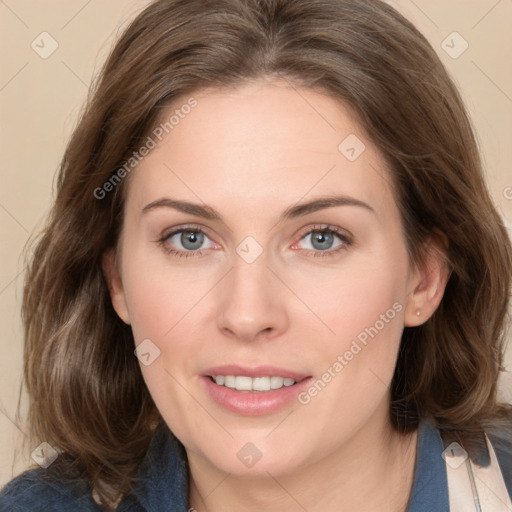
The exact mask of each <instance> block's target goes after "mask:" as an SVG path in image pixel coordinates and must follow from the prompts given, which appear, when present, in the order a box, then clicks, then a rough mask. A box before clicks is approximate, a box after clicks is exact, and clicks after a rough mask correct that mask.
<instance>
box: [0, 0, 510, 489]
mask: <svg viewBox="0 0 512 512" xmlns="http://www.w3.org/2000/svg"><path fill="white" fill-rule="evenodd" d="M146 3H147V2H146V1H143V0H129V1H127V0H108V1H99V0H89V1H87V0H66V1H64V0H60V1H59V0H38V1H37V2H35V1H34V0H32V1H29V0H0V44H1V45H2V49H3V56H2V65H1V68H0V115H1V120H2V122H1V133H0V144H1V170H0V176H1V178H0V227H1V235H0V236H1V242H0V243H1V250H0V262H1V265H0V308H1V309H0V311H1V315H0V334H1V338H0V354H1V355H0V389H1V390H2V391H1V396H0V487H1V486H2V485H3V484H4V483H5V482H7V481H8V480H9V479H10V478H11V477H12V475H13V474H16V473H18V472H19V471H20V470H21V469H23V468H24V467H25V465H26V463H27V459H26V458H23V457H21V456H19V452H20V447H21V442H22V440H23V438H24V435H23V433H22V432H21V430H19V427H21V429H23V427H22V425H20V424H19V423H18V422H17V420H16V417H15V416H16V406H17V399H18V391H19V385H20V382H21V365H22V350H23V342H22V334H21V323H20V318H19V316H20V315H19V308H20V294H21V286H22V282H23V276H24V267H23V260H22V259H21V253H22V250H23V248H24V244H25V243H26V241H27V239H28V237H29V234H30V233H32V232H33V231H34V229H37V228H38V227H39V226H40V225H41V222H42V219H43V218H44V216H45V214H46V212H47V211H48V208H49V205H50V201H51V197H52V190H53V177H54V173H55V171H56V169H57V166H58V163H59V160H60V158H61V155H62V153H63V150H64V147H65V143H66V141H67V139H68V137H69V135H70V133H71V130H72V128H73V126H74V125H75V123H76V119H77V115H78V114H79V112H80V109H81V106H82V105H83V102H84V100H85V98H86V95H87V90H88V84H89V82H90V80H91V77H92V76H93V74H94V72H95V71H97V70H98V69H99V66H100V65H101V63H102V62H103V60H104V58H105V57H106V54H107V52H108V50H109V48H110V46H111V44H112V42H113V40H114V39H115V37H116V34H117V33H118V31H119V28H120V27H121V26H125V25H126V23H127V22H128V21H129V20H131V19H132V17H133V16H134V15H135V14H136V13H137V12H139V11H140V10H141V9H142V8H143V7H144V6H145V5H146ZM388 3H390V4H392V5H394V6H395V7H397V8H398V9H399V10H400V11H402V12H403V13H404V14H405V16H406V17H408V18H409V19H410V20H411V21H413V22H414V23H415V24H416V26H417V27H418V28H419V29H420V30H421V31H422V32H423V33H424V34H425V35H426V36H427V38H428V39H429V40H430V41H431V43H432V45H433V46H434V48H435V49H436V50H437V51H438V53H439V54H440V56H441V58H442V60H443V62H444V63H445V64H446V66H447V67H448V69H449V70H450V72H451V74H452V76H453V77H454V79H455V80H456V82H457V83H458V85H459V87H460V88H461V90H462V93H463V96H464V98H465V100H466V103H467V106H468V108H469V110H470V112H471V115H472V118H473V120H474V123H475V125H476V128H477V132H478V134H479V137H480V140H481V147H482V151H483V154H484V158H485V162H486V172H487V179H488V183H489V187H490V189H491V192H492V194H493V197H494V198H495V201H496V204H497V206H498V208H499V210H500V211H501V213H502V214H503V216H504V218H505V220H506V222H507V226H508V228H509V232H512V170H511V169H512V144H511V134H512V115H511V114H512V70H511V66H510V55H511V54H512V36H511V31H510V27H511V26H512V23H511V22H512V2H510V0H414V1H413V0H395V1H390V2H388ZM454 31H456V32H458V33H459V34H460V35H461V36H462V38H463V39H464V40H465V41H467V43H468V44H469V46H468V48H467V50H466V51H465V52H464V53H463V54H462V55H460V56H459V57H458V58H453V57H451V56H449V55H448V54H447V53H446V52H445V51H444V50H443V48H442V46H441V45H442V42H443V41H445V40H446V43H445V44H448V45H449V46H453V48H452V49H451V50H450V49H448V51H450V52H452V53H453V52H456V51H459V50H461V49H462V48H463V46H462V45H464V41H463V40H461V39H460V38H458V36H455V37H454V36H451V35H450V34H452V33H453V32H454ZM42 32H48V33H49V34H50V35H51V37H52V38H53V39H54V40H55V41H56V43H57V44H58V48H57V49H56V50H55V52H54V53H52V54H51V55H50V56H48V57H47V58H46V59H43V58H42V57H41V56H40V55H39V54H38V53H36V51H35V50H33V49H32V47H31V44H32V42H33V41H35V43H34V46H35V45H36V44H39V47H37V46H35V47H36V48H38V51H39V52H40V53H41V52H44V51H48V50H49V49H51V44H52V41H51V40H50V38H49V36H40V34H41V33H42ZM448 36H449V37H448ZM447 37H448V39H447ZM41 38H44V47H42V46H43V43H41ZM452 41H453V42H452ZM53 44H55V43H53ZM511 352H512V350H510V351H509V358H508V370H509V372H508V374H506V375H504V378H503V380H502V385H501V393H502V395H503V396H504V397H505V398H506V399H507V400H509V401H511V402H512V357H511V354H510V353H511ZM16 423H17V425H18V426H17V425H16ZM29 448H30V449H34V448H35V447H29ZM16 454H18V455H16Z"/></svg>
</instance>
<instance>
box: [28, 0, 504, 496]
mask: <svg viewBox="0 0 512 512" xmlns="http://www.w3.org/2000/svg"><path fill="white" fill-rule="evenodd" d="M260 78H265V79H274V78H281V79H285V80H287V81H288V82H289V83H290V84H291V85H293V86H301V87H309V88H315V89H316V90H318V91H321V92H323V93H325V94H327V95H330V96H332V97H333V98H335V99H337V100H339V101H341V102H344V103H345V104H348V105H350V106H351V107H352V108H353V109H354V111H355V112H356V113H357V116H358V118H359V121H360V123H361V124H362V126H363V127H364V128H365V129H366V132H367V133H368V134H370V136H371V138H372V140H373V142H374V144H375V145H376V146H377V147H378V148H379V150H380V152H381V154H382V156H383V157H384V158H385V160H386V162H387V163H388V166H389V172H390V175H391V179H392V183H393V188H394V193H395V197H396V201H397V204H398V207H399V210H400V213H401V218H402V222H403V230H404V234H405V238H406V244H407V248H408V251H409V255H410V259H411V262H413V263H415V264H420V263H421V261H422V255H423V251H424V243H425V241H426V240H428V237H429V236H430V235H432V234H433V233H434V232H435V231H439V232H442V233H444V234H445V236H446V237H447V239H448V241H449V247H448V249H447V252H446V258H447V263H448V265H449V268H450V272H451V273H450V277H449V280H448V284H447V287H446V292H445V294H444V298H443V300H442V302H441V304H440V306H439V308H438V309H437V311H436V312H435V314H434V315H433V316H432V317H431V318H430V319H429V320H428V321H427V322H426V323H425V324H423V325H421V326H420V327H414V328H405V330H404V332H403V336H402V340H401V348H400V353H399V358H398V362H397V366H396V371H395V375H394V378H393V383H392V405H391V410H390V416H391V418H392V421H393V424H394V426H395V427H396V428H397V429H398V430H400V431H403V432H405V431H410V430H412V429H414V428H416V427H417V424H418V421H419V420H421V419H422V418H427V417H428V418H433V419H434V420H435V421H436V423H437V425H438V426H439V427H440V428H441V429H443V430H445V431H457V432H459V433H460V435H461V436H462V439H466V440H467V441H468V442H470V441H471V440H472V439H474V438H475V437H476V436H477V434H478V432H479V431H481V429H483V428H485V427H488V426H492V425H493V424H497V423H496V422H497V421H499V419H500V418H502V417H504V415H505V413H506V411H507V409H506V406H505V405H504V404H499V402H498V399H497V381H498V377H499V372H500V370H501V369H502V361H503V354H504V347H505V339H506V338H505V333H506V318H507V306H508V302H509V295H510V285H511V275H512V256H511V254H512V249H511V245H510V241H509V238H508V236H507V232H506V229H505V227H504V225H503V222H502V220H501V219H500V216H499V215H498V213H497V211H496V209H495V206H494V205H493V202H492V200H491V198H490V195H489V192H488V189H487V187H486V184H485V182H484V178H483V172H482V164H481V159H480V156H479V150H478V146H477V143H476V140H475V135H474V132H473V129H472V126H471V123H470V121H469V119H468V115H467V113H466V110H465V107H464V105H463V102H462V100H461V97H460V95H459V92H458V91H457V89H456V87H455V86H454V84H453V82H452V80H451V79H450V77H449V75H448V73H447V71H446V69H445V68H444V66H443V65H442V63H441V61H440V60H439V58H438V56H437V55H436V53H435V51H434V50H433V49H432V47H431V46H430V44H429V43H428V42H427V40H426V39H425V38H424V37H423V36H422V35H421V34H420V33H419V32H418V30H417V29H416V28H415V27H414V26H413V25H412V24H411V23H410V22H409V21H407V20H406V19H405V18H404V17H403V16H401V15H400V14H399V13H397V12H396V11H395V10H394V9H392V8H391V7H390V6H389V5H387V4H386V3H384V2H381V1H379V0H208V1H205V0H157V1H155V2H152V3H151V4H149V5H148V6H147V7H146V8H145V9H144V10H143V11H142V12H141V13H140V14H139V15H138V16H137V17H136V18H135V20H134V21H133V22H132V23H131V24H130V25H129V26H128V28H127V29H126V30H125V31H124V32H123V33H122V35H121V36H120V38H119V39H118V41H117V43H116V44H115V46H114V48H113V50H112V51H111V53H110V56H109V57H108V59H107V61H106V63H105V65H104V67H103V69H102V70H101V72H100V74H99V75H98V77H97V79H96V80H95V82H94V84H93V86H92V88H91V92H90V96H89V98H88V101H87V104H86V106H85V109H84V111H83V113H82V115H81V117H80V119H79V122H78V124H77V126H76V129H75V131H74V133H73V135H72V137H71V139H70V142H69V144H68V146H67V149H66V151H65V154H64V156H63V159H62V163H61V166H60V170H59V174H58V180H57V186H56V188H57V190H56V197H55V202H54V204H53V208H52V210H51V212H50V215H49V219H48V222H47V224H46V226H45V228H44V230H43V232H42V233H41V234H40V236H39V237H38V239H37V243H36V244H35V250H34V254H33V256H32V257H31V260H30V264H29V268H28V272H27V275H26V283H25V288H24V297H23V306H22V312H23V321H24V327H25V353H24V377H25V384H26V387H27V390H28V393H29V399H30V404H29V417H28V422H29V425H30V428H31V433H32V435H33V436H34V438H35V439H38V440H44V441H47V442H49V443H50V444H53V445H56V446H58V447H59V448H60V449H61V450H62V451H63V454H62V456H61V457H59V459H58V461H59V462H57V463H55V464H54V465H53V466H52V468H53V467H54V468H55V471H57V470H58V471H60V472H63V471H64V470H65V468H66V467H67V468H68V469H70V468H73V469H75V470H77V472H78V473H77V474H79V475H80V478H84V479H85V480H86V481H87V482H88V483H89V484H90V485H91V486H92V488H94V489H96V490H97V492H98V493H99V496H100V498H101V499H102V501H103V503H108V502H112V501H115V500H116V498H118V497H119V496H121V495H123V494H125V493H128V492H130V490H132V489H133V486H134V476H135V474H136V470H137V467H138V465H139V464H140V462H141V460H142V458H143V457H144V455H145V453H146V451H147V448H148V445H149V443H150V441H151V439H152V436H153V434H154V431H155V428H156V426H158V425H159V424H161V423H162V421H163V420H162V419H161V417H160V415H159V413H158V411H157V410H156V407H155V405H154V403H153V401H152V398H151V396H150V394H149V392H148V389H147V388H146V386H145V383H144V381H143V379H142V375H141V371H140V368H139V364H138V361H137V358H136V357H135V356H134V339H133V336H132V332H131V329H130V327H129V326H127V325H125V324H124V323H123V322H122V321H121V320H120V319H119V318H118V316H117V315H116V313H115V312H114V309H113V307H112V304H111V301H110V297H109V292H108V289H107V284H106V281H105V278H104V276H103V273H102V267H101V260H102V255H103V254H104V253H105V251H106V250H108V249H109V248H111V247H115V246H116V243H117V240H118V237H119V234H120V229H121V224H122V220H123V204H124V197H125V192H124V191H125V189H126V187H127V186H128V182H129V180H127V179H124V180H117V181H115V186H113V187H112V188H114V189H115V190H112V191H111V192H109V193H103V192H102V193H101V194H99V192H98V190H100V189H101V190H103V191H104V190H105V188H104V184H105V183H106V182H108V181H109V180H111V181H110V183H114V182H112V180H116V178H115V176H116V175H117V177H118V178H119V169H120V168H121V167H122V166H123V165H124V164H125V162H127V161H129V159H130V158H131V157H133V154H134V153H136V152H137V151H138V150H139V148H140V147H141V146H142V145H143V144H144V142H145V140H146V139H147V137H148V135H149V134H150V133H151V131H152V130H153V129H154V128H155V126H157V124H158V122H159V120H161V118H162V115H163V114H164V113H165V112H167V109H168V108H169V106H170V105H171V104H172V103H173V101H174V99H175V98H177V97H178V96H182V95H185V96H186V95H192V94H193V93H194V91H198V90H200V89H202V88H204V87H215V88H223V87H233V86H237V85H240V84H243V83H245V82H250V81H252V80H257V79H260ZM100 195H101V197H100V198H99V196H100Z"/></svg>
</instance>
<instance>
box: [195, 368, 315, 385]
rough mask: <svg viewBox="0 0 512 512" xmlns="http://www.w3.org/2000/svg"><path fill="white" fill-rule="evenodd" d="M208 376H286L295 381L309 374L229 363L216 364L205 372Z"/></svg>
mask: <svg viewBox="0 0 512 512" xmlns="http://www.w3.org/2000/svg"><path fill="white" fill-rule="evenodd" d="M203 375H204V376H206V377H216V376H217V375H233V376H234V377H237V376H244V377H252V378H255V377H284V378H285V379H293V380H295V381H299V380H302V379H304V378H306V377H308V376H309V375H307V374H305V373H299V372H295V371H292V370H287V369H285V368H279V367H277V366H270V365H261V366H251V367H249V366H241V365H237V364H228V365H222V366H214V367H212V368H208V369H207V370H205V371H204V372H203Z"/></svg>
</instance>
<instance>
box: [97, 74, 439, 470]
mask: <svg viewBox="0 0 512 512" xmlns="http://www.w3.org/2000/svg"><path fill="white" fill-rule="evenodd" d="M194 98H195V99H196V101H197V106H195V108H193V109H190V111H189V113H188V114H187V115H186V116H183V118H180V121H179V124H176V125H175V126H174V127H173V129H172V130H169V133H168V134H166V135H165V137H164V138H163V139H162V142H161V143H160V144H159V145H158V146H157V147H156V148H154V149H153V150H152V151H151V152H150V154H149V155H148V156H146V157H145V158H144V159H143V160H142V161H141V163H140V164H139V165H138V166H137V168H136V169H135V170H134V171H133V174H132V175H131V176H130V183H129V187H128V190H127V197H126V205H125V219H124V225H123V232H122V237H121V241H120V243H119V247H118V249H117V250H118V255H117V256H118V266H117V268H112V266H111V267H108V262H107V264H106V268H107V271H106V273H107V275H108V276H109V277H108V279H109V281H110V287H111V295H112V300H113V304H114V307H115V309H116V311H117V312H118V314H119V315H120V316H121V318H122V319H123V320H125V321H126V322H127V323H130V324H131V326H132V329H133V334H134V338H135V342H136V345H140V350H139V356H140V355H141V354H142V357H140V359H141V369H142V373H143V376H144V379H145V382H146V384H147V386H148V388H149V391H150V393H151V395H152V396H153V398H154V401H155V403H156V405H157V407H158V409H159V411H160V413H161V414H162V416H163V418H164V419H165V421H166V423H167V424H168V426H169V427H170V429H171V430H172V431H173V432H174V433H175V435H176V436H177V437H178V438H179V439H180V440H181V442H182V443H183V444H184V445H185V447H186V449H187V453H188V456H189V459H191V460H195V461H202V462H203V463H206V464H208V465H210V466H213V467H215V468H218V469H220V470H222V471H225V472H229V473H232V474H246V473H250V474H251V475H257V474H261V475H265V474H266V472H267V471H270V472H271V473H272V474H274V475H278V474H281V475H284V474H287V473H291V472H293V470H294V468H297V467H305V466H307V465H312V464H315V463H317V462H318V461H319V460H321V459H322V458H325V457H328V456H329V455H330V454H333V453H336V452H337V451H339V450H342V449H343V447H346V446H348V445H349V444H350V443H351V441H354V439H356V438H357V437H358V436H360V435H361V433H362V432H369V431H370V430H372V429H373V431H375V432H377V431H379V432H380V431H382V429H383V428H385V426H386V425H387V424H388V423H389V420H388V410H389V399H390V397H389V384H390V381H391V379H392V376H393V372H394V368H395V362H396V358H397V351H398V347H399V342H400V337H401V333H402V330H403V327H404V325H414V322H416V323H420V321H419V320H416V316H415V313H416V309H417V308H421V307H425V308H426V309H425V310H424V316H423V318H422V321H423V320H424V317H425V316H428V314H429V312H430V310H429V307H430V306H432V308H433V307H434V306H433V305H431V304H430V303H428V302H427V300H428V299H427V297H430V295H432V294H430V295H429V293H427V292H428V290H427V286H426V285H425V283H424V282H423V284H422V281H421V276H420V274H419V273H418V272H416V271H415V270H413V269H412V267H411V264H410V262H409V260H408V256H407V251H406V246H405V241H404V237H403V233H402V225H401V220H400V216H399V212H398V209H397V205H396V203H395V199H394V197H393V193H392V187H391V184H390V178H389V174H388V171H387V169H386V167H385V164H384V161H383V159H382V158H381V156H380V155H379V152H378V151H377V149H376V148H375V147H374V145H373V144H372V143H371V141H370V140H369V138H368V137H367V135H366V134H365V133H364V132H363V130H362V128H361V126H360V125H359V123H358V122H357V120H356V118H355V117H354V116H353V115H352V113H351V111H350V110H349V109H348V108H347V107H346V106H344V105H343V104H341V103H339V102H337V101H335V100H334V99H332V98H330V97H328V96H326V95H322V94H320V93H317V92H314V91H312V90H308V89H295V88H291V87H289V86H287V84H286V83H281V82H274V83H272V84H270V83H263V82H261V83H259V82H258V83H251V84H250V85H245V86H243V87H239V88H236V89H232V90H230V91H222V92H221V91H218V90H217V91H216V90H208V89H205V90H202V91H200V92H199V93H197V94H195V95H194ZM187 100H188V98H183V99H182V101H181V103H180V102H176V104H175V105H173V108H172V109H171V110H172V111H174V110H175V108H179V106H180V105H181V104H185V103H186V102H187ZM171 110H170V111H169V112H170V114H171V113H172V111H171ZM187 110H188V109H187ZM430 299H432V297H430ZM422 300H423V302H421V301H422Z"/></svg>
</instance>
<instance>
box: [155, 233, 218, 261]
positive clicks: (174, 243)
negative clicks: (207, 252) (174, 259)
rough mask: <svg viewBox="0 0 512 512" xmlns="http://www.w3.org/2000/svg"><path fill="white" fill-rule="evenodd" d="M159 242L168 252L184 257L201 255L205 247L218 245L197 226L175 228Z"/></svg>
mask: <svg viewBox="0 0 512 512" xmlns="http://www.w3.org/2000/svg"><path fill="white" fill-rule="evenodd" d="M159 242H160V244H161V245H162V246H163V247H164V249H165V250H166V251H167V252H168V253H171V254H173V255H175V256H184V257H188V256H196V255H198V256H199V255H201V254H202V250H203V249H210V248H216V247H218V246H217V244H215V243H214V242H213V241H212V240H211V239H210V238H209V237H208V235H206V233H205V232H204V231H203V230H202V229H200V228H196V227H186V228H180V229H175V230H174V231H172V232H170V233H168V234H166V235H164V236H163V237H162V238H161V239H160V240H159Z"/></svg>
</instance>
